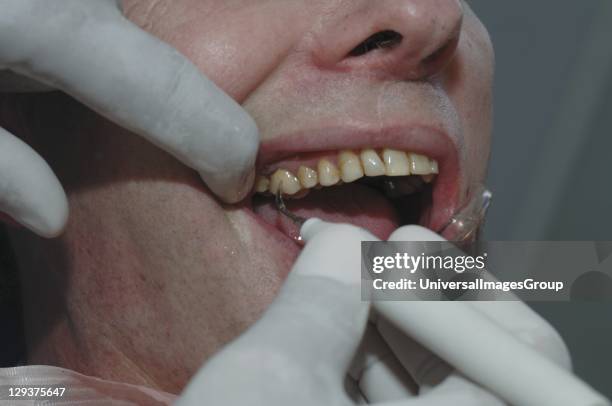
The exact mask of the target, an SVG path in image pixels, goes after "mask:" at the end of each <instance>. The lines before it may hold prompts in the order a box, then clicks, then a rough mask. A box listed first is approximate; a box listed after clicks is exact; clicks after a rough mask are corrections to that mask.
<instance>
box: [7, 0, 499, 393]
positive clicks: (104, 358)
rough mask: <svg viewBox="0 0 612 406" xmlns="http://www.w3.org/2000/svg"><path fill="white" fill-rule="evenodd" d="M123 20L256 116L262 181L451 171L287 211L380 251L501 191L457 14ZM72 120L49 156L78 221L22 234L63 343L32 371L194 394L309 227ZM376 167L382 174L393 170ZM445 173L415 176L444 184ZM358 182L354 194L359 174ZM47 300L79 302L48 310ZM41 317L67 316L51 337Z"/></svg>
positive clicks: (320, 7)
mask: <svg viewBox="0 0 612 406" xmlns="http://www.w3.org/2000/svg"><path fill="white" fill-rule="evenodd" d="M124 11H125V13H126V15H127V17H128V18H130V19H131V20H133V21H134V22H136V23H137V24H138V25H140V26H142V27H143V28H144V29H146V30H148V31H149V32H151V33H152V34H153V35H155V36H158V37H159V38H161V39H163V40H165V41H166V42H168V43H170V44H172V45H173V46H174V47H176V48H177V49H178V50H180V51H181V52H182V53H183V54H185V55H186V56H187V57H188V58H189V59H191V60H192V61H193V62H194V63H195V64H196V65H197V66H198V67H199V68H200V69H201V70H202V72H203V73H205V74H206V75H208V76H209V77H210V78H211V79H213V80H214V81H215V82H216V83H217V84H218V85H219V86H220V87H221V88H223V89H224V90H225V91H226V92H228V93H229V94H230V95H231V96H232V97H234V98H235V99H236V100H238V101H239V102H240V103H241V104H243V106H244V107H245V108H246V109H247V110H248V111H249V112H250V113H251V114H252V115H253V117H254V118H255V119H256V121H257V123H258V125H259V128H260V132H261V139H262V147H261V152H260V157H259V164H258V171H259V173H260V174H262V175H271V174H272V173H273V172H274V171H275V170H276V169H278V168H282V169H287V170H289V171H291V172H292V173H293V174H296V175H297V169H298V168H299V166H305V167H306V166H307V167H310V168H311V169H313V170H315V172H316V171H317V170H318V169H320V171H319V172H318V173H317V177H318V183H319V184H321V183H323V184H327V183H334V173H335V172H334V169H333V168H329V167H327V166H326V165H327V164H326V163H324V162H323V163H322V162H321V161H322V160H323V159H327V160H329V161H330V162H331V163H335V164H339V163H340V162H339V161H338V160H337V155H338V151H340V150H343V149H351V150H353V151H355V152H356V153H357V154H360V152H361V151H362V150H365V149H368V148H373V149H375V150H376V151H381V150H382V149H384V148H386V147H388V148H392V149H395V150H400V151H411V152H416V153H419V154H420V155H425V156H427V157H429V158H430V159H431V160H435V161H436V162H437V163H438V166H439V175H438V176H437V178H436V180H435V181H434V182H433V186H429V187H427V186H423V185H422V180H421V179H420V178H418V177H414V178H406V177H404V178H402V180H401V181H398V182H396V183H391V184H387V185H386V186H385V187H387V188H396V189H398V190H399V191H400V192H399V194H400V195H402V197H399V198H397V196H396V195H397V193H396V195H393V193H389V194H385V191H384V187H382V189H380V190H379V186H380V185H378V184H376V182H378V181H372V183H373V184H371V185H365V184H364V183H365V182H363V179H362V180H361V181H359V182H357V183H350V184H349V183H348V182H347V183H345V184H344V185H342V186H338V185H336V186H333V187H324V188H321V189H318V190H317V189H315V190H314V191H313V192H311V193H310V194H309V195H308V196H306V197H305V198H303V199H301V200H295V201H291V202H290V203H289V205H290V207H292V209H293V210H295V211H296V212H298V213H300V214H302V215H304V216H312V215H317V216H321V217H324V218H329V219H332V220H335V221H347V222H353V223H355V224H359V225H362V226H365V227H367V228H369V229H370V230H372V231H373V232H375V233H376V234H378V235H379V236H380V237H381V238H384V237H385V236H386V235H388V233H389V231H390V230H391V229H393V228H394V227H396V226H398V225H400V224H401V223H402V222H403V221H408V220H406V219H407V218H412V219H413V220H410V221H416V222H420V223H422V224H424V225H426V226H428V227H430V228H432V229H435V230H438V229H440V228H441V227H442V226H443V225H444V223H445V222H446V221H448V219H449V217H450V216H451V214H452V213H453V212H454V211H455V210H456V209H457V208H459V207H460V206H461V204H462V203H464V202H465V199H466V196H467V195H468V194H469V190H470V188H471V187H473V185H474V184H477V183H479V182H481V181H482V180H483V179H484V175H485V168H486V161H487V159H488V150H489V136H490V127H491V106H490V104H491V79H492V70H493V55H492V49H491V45H490V42H489V38H488V35H487V33H486V30H485V29H484V28H483V26H482V25H481V23H480V22H479V20H478V19H477V17H476V16H475V15H474V14H473V12H472V11H471V10H470V9H469V8H468V6H467V5H465V4H463V3H460V2H459V1H458V0H376V1H373V0H372V1H368V0H333V1H329V0H172V1H170V0H125V2H124ZM380 32H386V33H384V34H383V35H381V36H379V37H375V38H373V39H372V38H371V37H372V36H373V35H374V34H377V33H380ZM397 34H399V36H398V35H397ZM368 38H370V40H368ZM366 40H368V41H366ZM364 42H365V43H364ZM62 120H63V122H65V123H68V124H65V125H63V126H59V127H58V129H57V132H58V134H57V137H59V141H58V138H55V139H54V141H53V143H51V142H49V141H48V140H47V139H46V138H43V137H41V138H40V139H35V140H33V141H32V143H33V144H34V146H35V147H36V148H38V150H39V151H40V152H41V153H43V155H44V156H45V157H46V158H47V159H48V160H49V161H50V162H51V164H52V166H53V168H54V169H55V170H56V172H57V173H58V175H59V176H60V178H61V180H62V181H63V182H64V185H65V187H66V190H67V193H68V195H69V198H70V204H71V218H70V223H69V227H68V229H67V231H66V233H65V235H64V236H63V237H62V238H61V239H59V240H57V241H54V242H46V241H40V240H37V239H36V240H35V239H33V238H32V237H31V236H29V235H27V234H25V233H21V232H13V241H14V242H15V245H16V247H17V251H18V253H19V261H20V263H21V265H22V267H23V268H24V269H25V271H24V274H25V275H26V278H27V277H31V278H34V276H32V274H31V273H32V272H40V271H39V270H40V269H44V270H47V269H50V271H49V274H50V275H52V277H50V279H51V281H50V282H49V284H46V285H45V287H44V288H42V289H41V288H37V287H36V286H34V285H35V284H33V283H32V284H31V285H32V286H26V291H27V292H30V293H28V294H27V295H26V298H25V300H26V301H28V303H36V301H35V300H34V299H33V298H34V297H36V298H38V299H37V300H39V302H40V303H42V304H41V305H40V306H41V308H37V307H36V305H33V304H28V305H27V306H26V311H27V313H28V314H29V319H30V320H29V322H28V325H29V329H30V330H29V334H30V335H31V336H32V337H36V336H44V337H46V338H45V339H32V343H31V346H32V349H31V354H32V355H31V360H32V362H49V363H54V364H60V365H62V366H66V367H71V368H76V369H78V370H80V371H82V372H84V373H88V374H94V375H99V376H103V377H105V378H111V379H117V380H124V381H131V382H137V383H144V384H149V385H155V386H159V387H161V388H163V389H166V390H169V391H178V390H179V389H180V388H181V387H182V385H184V384H185V382H186V381H187V380H188V378H189V376H190V375H191V374H193V373H194V372H195V370H196V369H197V368H198V367H200V365H201V363H202V362H203V361H204V360H205V359H206V358H207V357H209V356H210V355H211V354H212V353H214V352H215V351H216V350H218V349H219V347H220V346H222V345H224V344H225V343H227V342H228V341H229V340H231V339H232V338H234V337H235V336H236V335H237V334H239V333H241V332H242V331H244V329H246V328H247V327H248V326H249V325H250V324H252V323H253V321H254V320H256V319H257V317H259V315H260V314H261V312H262V311H263V310H264V309H265V307H266V306H267V305H268V304H269V303H270V301H271V300H272V299H273V298H274V296H275V293H276V291H277V290H278V288H279V287H280V285H281V284H282V281H283V278H284V277H285V276H286V274H287V273H288V271H289V270H290V267H291V264H292V262H293V261H294V259H295V257H296V255H298V253H299V249H300V248H299V246H298V245H296V244H295V243H294V242H293V240H292V239H291V238H290V237H291V233H292V232H293V231H294V230H293V231H292V230H291V228H290V227H288V226H287V224H285V223H283V222H282V221H279V219H278V218H277V217H276V214H275V212H274V211H273V210H272V207H271V204H270V201H271V200H270V199H269V198H268V197H266V196H265V195H264V196H263V197H259V196H258V197H249V199H247V200H246V201H245V202H243V203H242V204H241V205H238V206H226V205H222V204H221V203H220V202H219V201H217V200H216V199H215V198H214V196H212V195H211V194H210V193H209V192H208V190H207V189H206V187H205V186H204V185H202V184H201V183H200V180H199V178H198V176H197V175H196V174H195V172H193V171H191V170H190V169H188V168H186V167H185V166H183V165H182V164H180V163H179V162H177V161H175V160H174V159H173V158H171V157H170V156H168V155H167V154H165V153H163V152H162V151H160V150H159V149H157V148H156V147H154V146H152V145H149V144H147V143H146V142H144V141H142V140H141V139H140V138H138V137H136V136H134V135H132V134H129V133H127V132H126V131H124V130H120V129H118V128H117V127H115V126H113V125H111V124H110V123H108V122H106V121H104V120H102V119H100V118H98V117H97V116H96V117H94V116H93V115H91V114H83V115H82V117H76V116H71V117H64V118H63V119H62ZM46 131H49V128H46ZM62 137H63V138H62ZM58 144H61V145H62V146H61V148H58V147H57V145H58ZM387 155H388V156H387V158H389V157H390V158H389V159H390V161H389V162H387V163H388V166H387V167H385V164H384V163H383V164H382V170H383V171H386V172H385V173H389V171H393V170H397V171H399V173H401V171H402V170H403V169H402V164H403V163H404V161H403V160H402V158H401V157H399V158H398V157H397V156H395V158H394V159H393V154H387ZM399 155H401V154H399ZM403 156H404V157H407V155H405V154H404V155H403ZM363 157H364V159H365V161H363V163H362V165H363V166H366V165H370V166H369V167H368V170H366V172H368V173H370V174H374V173H376V171H377V170H380V168H381V167H380V165H379V166H377V165H376V162H375V159H373V158H372V156H371V155H370V156H369V157H370V158H368V155H367V154H364V155H363ZM366 158H368V159H366ZM383 158H385V156H383ZM431 160H425V161H424V162H426V164H423V162H422V161H421V163H420V164H419V163H418V162H417V161H418V158H414V157H413V158H412V160H408V165H409V166H410V168H412V170H413V171H416V172H419V173H421V172H425V173H428V172H433V171H434V170H433V169H432V162H431ZM394 165H398V166H397V167H396V166H394ZM423 165H425V166H427V168H425V169H423ZM351 168H352V169H351ZM415 168H416V169H415ZM345 169H346V173H345V172H342V171H341V172H340V175H341V176H342V177H345V180H349V179H350V177H351V174H354V170H355V168H354V167H351V166H350V165H349V166H347V167H346V168H345ZM349 169H350V170H349ZM351 171H352V172H351ZM305 172H307V171H305ZM349 172H350V173H349ZM309 173H311V172H309ZM282 174H283V176H288V177H287V179H291V180H290V181H287V182H289V183H290V182H292V181H294V180H295V178H292V177H291V176H290V175H288V174H286V173H282ZM357 175H358V173H357ZM304 179H308V178H307V177H304ZM397 179H399V178H397ZM378 183H381V182H378ZM381 184H382V183H381ZM262 187H263V186H262ZM381 190H383V191H381ZM415 190H416V191H415ZM298 194H299V195H300V196H301V195H303V194H304V193H303V192H299V193H298ZM404 195H405V196H404ZM430 195H431V196H430ZM388 196H394V199H393V202H395V203H393V204H392V202H391V199H390V198H389V197H388ZM417 200H419V203H418V204H417V203H415V202H416V201H417ZM420 200H423V201H424V203H423V202H421V201H420ZM397 202H399V204H397ZM402 203H405V204H402ZM404 212H406V213H404ZM408 212H409V213H408ZM28 269H29V271H28ZM28 272H30V274H28ZM28 275H29V276H28ZM26 285H27V283H26ZM49 286H53V289H49V288H48V287H49ZM37 289H41V290H37ZM49 291H57V292H61V296H62V297H63V298H64V299H63V300H64V304H63V305H62V306H60V307H58V308H56V307H54V306H50V305H49V304H48V303H49V302H51V301H53V300H54V299H53V294H50V293H49ZM43 293H44V294H43ZM49 296H51V298H49ZM42 297H44V298H49V299H45V300H48V301H49V302H45V301H44V300H42V299H41V298H42ZM37 311H46V312H53V311H56V312H58V313H59V314H60V315H59V316H56V317H55V318H54V319H53V320H52V321H51V322H50V324H51V325H52V326H49V325H45V326H44V331H37V329H41V328H43V327H40V324H41V323H40V322H39V321H37V319H36V318H35V317H34V314H35V313H36V312H37ZM62 312H64V313H65V314H63V313H62ZM37 326H38V327H37ZM58 343H64V344H63V345H64V347H63V348H60V347H62V345H60V344H58ZM66 343H69V344H66ZM73 344H74V345H73Z"/></svg>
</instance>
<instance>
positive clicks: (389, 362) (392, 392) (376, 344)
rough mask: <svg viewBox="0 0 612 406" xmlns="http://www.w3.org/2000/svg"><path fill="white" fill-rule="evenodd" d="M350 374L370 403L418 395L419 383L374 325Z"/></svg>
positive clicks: (359, 351) (364, 338)
mask: <svg viewBox="0 0 612 406" xmlns="http://www.w3.org/2000/svg"><path fill="white" fill-rule="evenodd" d="M349 375H350V376H351V378H353V379H355V380H356V381H357V382H358V386H359V390H360V392H361V393H362V394H363V396H364V397H365V398H366V399H367V400H368V403H378V402H388V401H393V400H399V399H408V398H412V397H415V396H416V394H417V393H418V387H417V385H416V383H415V382H414V381H413V380H412V378H411V377H410V375H408V373H407V372H406V369H404V367H403V366H402V365H401V364H400V362H399V361H398V359H397V358H396V356H395V354H394V353H393V352H392V351H391V349H390V348H389V346H388V345H387V343H385V341H384V340H383V338H382V337H381V336H380V334H379V332H378V330H377V329H376V326H375V325H374V324H372V323H368V326H367V328H366V332H365V334H364V336H363V340H362V341H361V344H360V345H359V348H358V349H357V353H356V357H355V358H354V359H353V362H352V363H351V368H350V369H349Z"/></svg>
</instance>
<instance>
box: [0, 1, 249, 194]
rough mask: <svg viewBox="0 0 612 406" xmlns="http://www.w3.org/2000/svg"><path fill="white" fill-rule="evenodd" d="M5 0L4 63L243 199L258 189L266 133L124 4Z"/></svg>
mask: <svg viewBox="0 0 612 406" xmlns="http://www.w3.org/2000/svg"><path fill="white" fill-rule="evenodd" d="M9 3H10V4H8V5H3V13H2V14H3V16H2V17H0V18H2V20H1V22H0V34H1V35H0V65H4V66H6V67H8V68H9V69H11V70H13V71H15V72H17V73H19V74H22V75H25V76H28V77H31V78H34V79H36V80H39V81H41V82H43V83H45V84H47V85H50V86H52V87H55V88H58V89H61V90H63V91H65V92H66V93H68V94H70V95H72V96H73V97H75V98H76V99H78V100H79V101H81V102H82V103H84V104H86V105H87V106H89V107H91V108H92V109H94V110H95V111H97V112H98V113H100V114H101V115H103V116H105V117H106V118H108V119H109V120H111V121H113V122H115V123H117V124H119V125H121V126H123V127H125V128H127V129H129V130H131V131H133V132H135V133H137V134H140V135H142V136H143V137H145V138H146V139H148V140H149V141H151V142H152V143H154V144H156V145H157V146H159V147H160V148H162V149H164V150H166V151H168V152H169V153H171V154H173V155H174V156H175V157H176V158H178V159H179V160H181V161H182V162H183V163H184V164H186V165H188V166H190V167H191V168H193V169H195V170H196V171H198V172H199V173H200V175H201V176H202V178H203V180H204V182H205V183H206V184H207V186H208V187H209V188H210V189H211V190H212V191H213V192H214V193H215V194H217V195H218V196H219V197H220V198H221V199H223V200H224V201H226V202H229V203H234V202H237V201H239V200H241V199H242V198H244V196H245V195H246V194H247V193H248V192H249V191H250V189H251V186H252V183H253V179H254V164H255V159H256V154H257V149H258V146H259V135H258V131H257V127H256V125H255V122H254V121H253V119H252V118H251V117H250V116H249V115H248V113H246V111H245V110H243V109H242V107H241V106H240V105H239V104H238V103H236V102H235V101H234V100H233V99H231V98H230V97H229V96H228V95H226V94H225V93H224V92H223V91H222V90H221V89H219V88H218V87H217V86H216V85H215V84H214V83H213V82H211V81H210V80H208V79H207V78H205V77H204V76H203V75H202V74H201V73H200V71H199V70H198V69H197V68H196V66H195V65H193V64H192V63H191V62H190V61H188V60H187V59H186V58H185V57H184V56H182V55H181V54H180V53H179V52H178V51H176V50H175V49H174V48H172V47H171V46H169V45H167V44H165V43H163V42H161V41H159V40H158V39H156V38H155V37H153V36H152V35H150V34H148V33H146V32H144V31H143V30H141V29H139V28H138V27H137V26H136V25H134V24H132V23H131V22H129V21H128V20H127V19H125V18H124V17H123V15H122V14H121V11H120V10H119V8H118V7H117V5H116V3H115V1H108V0H107V1H99V0H64V1H62V2H49V1H44V0H13V1H10V2H9Z"/></svg>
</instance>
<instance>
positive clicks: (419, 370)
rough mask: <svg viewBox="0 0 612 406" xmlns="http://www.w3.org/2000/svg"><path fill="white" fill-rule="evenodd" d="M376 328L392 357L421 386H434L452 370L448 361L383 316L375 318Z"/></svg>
mask: <svg viewBox="0 0 612 406" xmlns="http://www.w3.org/2000/svg"><path fill="white" fill-rule="evenodd" d="M376 328H377V331H378V332H379V334H380V336H381V337H382V338H383V339H384V341H385V343H386V344H387V345H388V346H389V348H390V349H391V351H392V353H393V355H394V357H395V358H396V359H397V360H398V362H399V363H400V364H401V365H402V367H403V368H404V369H405V370H406V371H407V372H408V374H410V376H411V377H412V379H414V381H415V382H416V384H418V385H419V386H420V387H421V388H425V387H433V386H436V385H438V384H439V383H440V382H442V381H443V380H444V379H445V378H446V377H448V376H449V375H450V374H451V373H452V372H453V368H452V367H451V366H450V365H449V364H448V363H446V362H444V361H443V360H442V359H440V357H438V356H437V355H435V354H434V353H432V352H431V351H429V350H428V349H427V348H425V347H423V346H422V345H421V344H419V343H418V342H416V341H415V340H414V339H413V338H411V337H409V336H407V335H406V333H404V332H403V331H401V330H400V329H398V328H397V327H396V326H394V325H393V324H391V323H389V321H387V320H386V319H385V318H384V317H378V318H377V320H376Z"/></svg>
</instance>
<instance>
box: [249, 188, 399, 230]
mask: <svg viewBox="0 0 612 406" xmlns="http://www.w3.org/2000/svg"><path fill="white" fill-rule="evenodd" d="M285 204H286V205H287V208H288V209H289V210H290V211H291V212H293V213H294V214H296V215H298V216H300V217H303V218H306V219H308V218H313V217H317V218H320V219H321V220H325V221H329V222H332V223H350V224H354V225H356V226H359V227H362V228H365V229H366V230H369V231H370V232H371V233H372V234H374V235H375V236H376V237H378V238H380V239H383V240H385V239H387V237H389V235H390V234H391V233H392V232H393V230H395V229H396V228H397V227H398V226H399V223H400V221H399V218H398V216H397V213H396V211H395V209H394V207H393V205H391V203H390V202H389V201H388V200H387V199H386V198H385V197H384V196H383V195H382V194H381V193H380V192H378V191H376V190H374V189H372V188H370V187H368V186H365V185H360V184H356V183H352V184H348V185H342V186H334V187H330V188H323V189H320V190H313V191H311V192H310V194H308V196H306V197H304V198H302V199H296V200H292V199H285ZM253 210H254V211H255V213H257V214H258V215H259V216H261V217H262V218H263V219H264V221H266V222H267V223H269V224H272V225H274V226H276V227H277V228H278V229H279V230H281V231H282V232H284V233H285V234H286V235H287V236H289V237H291V238H296V237H297V236H298V235H299V229H298V226H297V225H296V224H294V223H293V222H291V221H290V220H289V219H288V218H287V217H285V216H284V215H282V214H281V213H280V212H279V211H278V210H277V209H276V205H275V204H274V199H273V198H265V199H263V198H262V199H259V198H257V199H256V201H254V207H253Z"/></svg>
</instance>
